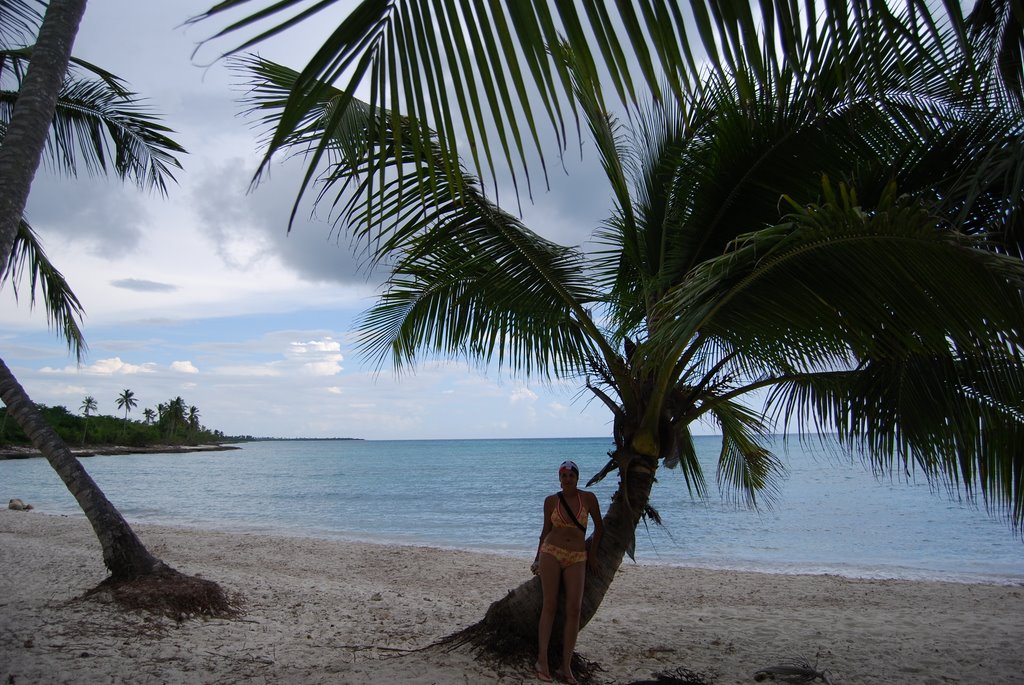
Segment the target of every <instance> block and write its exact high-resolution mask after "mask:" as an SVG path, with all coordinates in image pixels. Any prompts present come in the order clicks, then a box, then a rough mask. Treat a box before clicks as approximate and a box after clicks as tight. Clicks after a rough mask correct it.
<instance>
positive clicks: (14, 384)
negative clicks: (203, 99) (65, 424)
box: [0, 0, 228, 615]
mask: <svg viewBox="0 0 1024 685" xmlns="http://www.w3.org/2000/svg"><path fill="white" fill-rule="evenodd" d="M85 5H86V0H50V2H49V3H48V4H47V6H46V13H45V15H44V17H42V19H41V22H40V21H39V20H40V17H39V16H38V14H37V13H36V12H35V11H34V5H33V4H32V3H31V2H27V1H25V0H3V1H2V2H0V6H2V10H3V11H0V39H2V40H4V41H5V43H6V40H7V39H9V38H11V37H12V36H15V37H16V36H21V35H24V34H25V33H26V32H27V33H32V32H33V30H34V29H35V27H37V26H38V27H39V31H38V36H37V38H36V42H35V44H34V45H33V46H32V47H31V49H21V50H14V51H8V50H6V49H5V50H4V51H3V54H2V61H0V67H2V69H3V71H2V72H0V74H2V75H3V76H4V77H10V76H12V75H13V79H14V81H15V82H16V86H15V88H14V89H13V91H12V90H10V89H5V90H4V91H3V92H2V93H0V102H2V105H3V106H0V121H2V127H0V134H2V143H0V284H2V283H3V282H4V280H5V279H8V278H13V279H14V280H15V282H16V280H17V279H16V274H15V271H16V270H17V268H18V267H19V265H24V264H28V265H29V266H28V267H26V270H27V271H28V272H29V273H30V274H31V281H32V283H31V291H32V294H33V298H34V295H35V286H36V282H37V278H38V279H39V281H40V282H41V283H40V284H41V286H42V289H43V291H44V293H45V295H46V297H45V301H44V304H45V305H46V308H47V315H48V316H49V317H50V321H51V323H54V322H56V323H57V324H58V325H59V327H60V329H61V333H62V334H63V335H64V337H65V339H66V341H67V343H68V346H69V348H70V349H71V350H72V351H74V352H75V354H76V356H78V357H79V358H81V354H82V352H83V350H84V340H83V339H82V336H81V330H80V329H79V327H78V325H77V321H76V320H75V319H76V316H77V315H79V314H80V311H81V309H80V306H79V305H78V302H77V300H75V299H74V296H73V294H72V293H71V291H70V289H69V288H68V287H67V284H66V282H65V281H64V280H63V278H62V277H60V274H59V272H57V271H56V269H53V268H52V265H50V264H49V262H48V261H47V260H46V259H45V255H44V254H43V252H42V250H41V249H36V248H38V242H37V241H35V239H34V236H33V234H32V233H31V231H29V230H26V229H27V224H26V223H25V221H24V218H23V216H22V214H23V212H24V209H25V205H26V202H27V200H28V196H29V192H30V189H31V185H32V179H33V178H34V176H35V172H36V170H37V168H38V166H39V163H40V160H41V159H42V158H43V156H44V154H47V153H49V154H51V155H54V160H53V161H54V163H55V166H56V167H57V168H63V169H65V170H70V171H71V172H72V173H74V165H75V163H76V162H75V160H78V159H80V157H79V155H81V159H83V160H85V163H86V164H87V166H88V167H89V168H90V169H92V170H99V171H106V170H107V168H108V165H110V164H113V168H114V170H115V172H116V173H117V174H118V175H120V176H121V177H122V178H126V179H131V180H134V181H136V182H138V183H140V185H149V186H151V187H155V188H157V189H161V190H162V189H163V187H164V178H165V177H167V176H169V175H170V174H169V165H170V166H179V164H178V162H177V160H176V159H175V158H174V154H175V153H177V152H184V150H183V149H182V148H181V147H180V146H178V145H177V144H176V143H174V142H173V141H172V140H170V139H169V138H167V137H166V135H165V133H166V132H167V131H168V129H166V128H165V127H163V126H162V125H160V124H159V123H157V121H156V119H155V118H154V117H152V115H149V114H147V113H145V111H144V110H141V109H139V107H138V103H137V101H136V99H135V97H134V95H133V94H132V93H130V92H129V91H127V90H125V89H124V88H123V86H122V85H121V84H120V82H119V81H118V80H117V79H116V78H115V77H113V76H111V75H110V74H108V73H106V72H102V71H101V70H98V69H96V68H95V67H92V66H91V65H85V64H84V63H80V64H81V65H82V66H85V67H86V68H87V69H88V70H90V71H92V72H93V73H94V74H96V75H97V76H98V78H99V81H98V82H96V83H94V84H93V85H91V86H90V85H89V82H88V81H82V80H80V79H75V78H73V77H69V74H68V65H69V62H70V61H71V59H72V58H71V54H70V53H71V48H72V45H73V44H74V40H75V35H76V34H77V32H78V23H79V21H80V20H81V18H82V15H83V13H84V11H85ZM5 47H6V45H5ZM25 64H27V65H28V67H27V69H22V68H21V66H23V65H25ZM12 93H13V96H12ZM62 97H64V98H65V101H64V102H66V104H67V105H68V106H60V105H59V103H60V102H61V98H62ZM68 99H70V102H67V100H68ZM118 112H119V114H117V115H116V116H114V114H115V113H118ZM108 145H112V146H113V150H114V152H115V156H114V159H113V160H108V159H107V155H108V152H109V148H108ZM19 241H20V243H21V245H22V247H21V248H17V247H16V245H18V243H19ZM19 250H20V253H21V255H22V256H23V258H24V261H19V258H18V256H17V255H18V252H19ZM0 400H2V401H3V403H4V405H5V406H6V407H7V413H9V414H11V415H12V416H14V418H15V420H16V421H17V422H18V425H19V426H20V427H21V428H22V430H23V431H24V432H25V434H26V435H27V436H29V438H30V440H31V441H32V444H33V445H34V446H35V447H36V449H38V450H39V451H40V452H41V453H42V454H43V456H44V457H45V458H46V459H47V461H48V462H49V463H50V465H51V466H52V467H53V468H54V470H55V471H56V472H57V474H58V475H59V476H60V478H61V480H62V481H63V482H64V483H65V485H66V486H67V488H68V490H69V491H70V492H71V493H72V495H74V497H75V499H76V501H77V502H78V503H79V505H80V506H81V507H82V510H83V512H84V513H85V515H86V518H87V519H88V520H89V523H90V524H91V526H92V528H93V531H94V532H95V533H96V537H97V538H98V539H99V542H100V545H101V547H102V550H103V562H104V564H105V565H106V567H107V569H108V570H109V571H110V578H109V580H110V581H112V582H114V583H116V582H119V581H123V580H130V579H136V578H138V577H140V576H146V577H148V578H151V579H154V580H156V582H157V584H160V583H161V581H163V580H170V581H172V582H170V583H165V584H164V585H163V587H164V588H165V594H166V597H164V598H157V599H156V601H154V602H153V605H154V606H160V604H161V603H162V602H164V606H165V607H166V609H167V610H168V611H171V612H173V613H174V614H175V615H181V614H182V613H192V612H203V613H216V612H219V611H224V610H225V609H226V608H227V606H228V603H227V599H226V597H225V595H224V594H223V592H222V591H221V589H220V588H219V587H218V586H217V585H216V584H215V583H212V582H211V581H207V580H203V579H197V578H189V577H185V576H182V575H181V574H179V573H177V572H176V571H174V569H171V568H170V567H169V566H167V565H166V564H164V563H163V562H162V561H161V560H160V559H158V558H156V557H155V556H153V555H152V554H151V553H150V552H149V550H147V549H146V547H145V546H144V545H143V544H142V542H141V541H140V540H139V539H138V537H137V536H136V535H135V533H134V531H132V529H131V527H130V526H129V525H128V523H127V521H125V520H124V517H123V516H121V514H120V512H119V511H117V509H116V508H115V507H114V506H113V504H111V503H110V501H109V500H108V499H107V498H106V496H105V495H104V494H103V492H102V491H101V490H100V488H99V487H98V486H97V485H96V483H95V481H93V480H92V478H91V477H90V476H89V474H88V473H86V471H85V469H84V468H82V465H81V464H80V463H79V462H78V460H77V459H75V458H74V456H73V455H72V454H71V451H70V450H69V449H68V447H67V445H66V444H65V443H64V441H63V440H62V439H61V438H60V436H59V435H58V434H57V433H56V431H54V430H53V428H52V427H51V426H50V425H48V424H47V423H46V420H45V419H44V418H43V416H42V414H41V413H40V412H39V410H38V408H37V407H36V405H35V404H34V403H33V402H32V401H31V399H30V397H29V395H28V393H27V392H26V391H25V389H24V388H23V387H22V386H21V384H20V383H19V382H18V380H17V378H15V376H14V374H13V373H12V372H11V370H10V369H9V368H8V367H7V365H6V364H5V363H4V362H3V360H2V359H0ZM83 435H84V434H83Z"/></svg>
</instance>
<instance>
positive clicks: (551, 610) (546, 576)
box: [537, 554, 582, 673]
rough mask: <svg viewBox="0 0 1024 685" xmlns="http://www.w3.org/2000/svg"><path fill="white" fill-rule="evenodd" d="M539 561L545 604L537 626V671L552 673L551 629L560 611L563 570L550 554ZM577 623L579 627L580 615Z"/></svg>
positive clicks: (541, 556) (539, 573) (542, 555)
mask: <svg viewBox="0 0 1024 685" xmlns="http://www.w3.org/2000/svg"><path fill="white" fill-rule="evenodd" d="M538 561H539V563H540V568H539V569H538V570H537V575H539V576H540V585H541V588H542V590H543V595H544V604H543V606H542V607H541V610H540V624H539V625H538V626H537V670H538V671H540V672H541V673H550V668H549V667H548V644H549V643H550V642H551V629H552V627H553V626H554V624H555V612H556V611H557V610H558V585H559V582H560V581H561V578H562V569H561V567H560V566H559V564H558V560H557V559H555V558H554V557H553V556H551V555H550V554H541V555H540V558H539V560H538ZM580 566H582V564H580ZM576 623H577V627H578V626H579V614H577V619H576Z"/></svg>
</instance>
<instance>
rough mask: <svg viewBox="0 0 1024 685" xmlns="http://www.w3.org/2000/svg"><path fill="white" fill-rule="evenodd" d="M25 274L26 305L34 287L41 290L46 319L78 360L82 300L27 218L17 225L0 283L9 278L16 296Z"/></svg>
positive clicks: (83, 347)
mask: <svg viewBox="0 0 1024 685" xmlns="http://www.w3.org/2000/svg"><path fill="white" fill-rule="evenodd" d="M26 276H27V278H28V292H29V306H30V307H34V306H35V303H36V290H37V288H38V289H39V290H41V291H42V294H43V305H44V306H43V309H44V310H45V311H46V319H47V323H49V324H50V325H52V326H54V327H56V328H57V330H58V331H60V334H61V337H62V338H64V340H65V341H67V344H68V349H69V350H71V351H72V352H73V353H74V355H75V357H76V358H77V359H79V360H81V359H82V357H83V356H84V354H85V350H86V344H85V337H84V336H83V335H82V329H81V327H80V325H79V324H80V322H81V321H82V316H83V313H84V310H83V309H82V303H81V302H79V300H78V298H77V297H76V296H75V294H74V293H73V292H72V291H71V287H70V286H69V285H68V283H67V281H66V280H65V279H64V276H63V275H62V274H61V273H60V271H58V270H57V269H56V267H54V266H53V264H52V263H51V262H50V260H49V258H48V257H47V256H46V252H44V251H43V247H42V245H41V244H40V242H39V238H38V236H36V233H35V231H33V230H32V227H31V226H29V225H28V223H27V222H25V221H22V222H21V223H20V224H19V226H18V235H17V236H16V237H15V239H14V248H13V249H12V250H11V256H10V258H9V259H8V260H7V268H6V269H4V271H3V273H2V274H0V287H3V286H4V285H5V284H6V283H7V282H8V281H10V282H11V286H12V288H13V290H14V296H15V298H17V297H18V296H19V287H18V284H19V283H21V282H23V281H24V279H25V277H26Z"/></svg>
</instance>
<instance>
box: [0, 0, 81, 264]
mask: <svg viewBox="0 0 1024 685" xmlns="http://www.w3.org/2000/svg"><path fill="white" fill-rule="evenodd" d="M85 4H86V0H50V3H49V5H48V7H47V9H46V14H45V15H44V17H43V23H42V25H41V26H40V27H39V36H38V37H37V39H36V44H35V46H34V47H33V48H32V60H31V61H30V62H29V66H28V71H27V72H26V74H25V80H24V81H23V82H22V84H21V88H20V90H19V91H18V101H17V102H16V103H15V106H14V112H13V113H12V114H11V121H10V124H9V125H8V127H7V133H6V134H5V135H4V141H3V145H2V146H0V274H3V271H4V269H6V268H7V260H8V258H9V257H10V254H11V249H12V248H13V246H14V238H15V236H16V235H17V233H18V224H19V223H20V222H21V217H22V214H23V213H24V211H25V204H26V203H27V202H28V194H29V189H30V188H31V187H32V179H33V178H34V177H35V175H36V169H38V168H39V161H40V159H41V158H42V153H43V147H44V145H45V144H46V137H47V135H49V131H50V122H51V121H52V120H53V113H54V111H55V110H56V107H57V95H58V93H60V87H61V84H63V82H64V75H65V73H66V72H67V69H68V60H69V59H70V57H71V46H72V45H73V44H74V42H75V35H76V34H77V33H78V24H79V23H80V22H81V20H82V15H83V14H84V13H85Z"/></svg>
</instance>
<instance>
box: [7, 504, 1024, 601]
mask: <svg viewBox="0 0 1024 685" xmlns="http://www.w3.org/2000/svg"><path fill="white" fill-rule="evenodd" d="M22 500H23V501H24V502H25V503H26V504H32V505H33V507H32V511H33V513H35V514H37V515H40V516H49V517H60V518H77V519H82V520H86V519H85V514H84V513H83V512H82V511H81V509H80V508H79V507H78V506H77V505H75V506H74V507H73V508H72V509H71V510H51V509H47V508H40V507H38V506H35V504H34V502H32V501H30V500H24V499H23V498H22ZM0 505H2V502H0ZM127 518H128V523H129V525H131V526H132V528H133V529H134V528H138V527H156V528H167V529H171V530H176V531H179V532H183V533H184V532H186V531H187V532H191V533H195V534H198V535H203V534H206V533H209V534H224V535H240V536H257V537H266V538H282V539H288V540H308V541H313V542H316V541H320V542H323V543H325V544H340V545H349V544H352V545H379V546H383V547H399V548H401V547H411V548H426V549H433V550H437V551H439V552H456V553H466V554H484V555H493V556H497V557H502V558H506V559H512V560H516V559H518V560H522V559H529V558H532V555H533V553H534V551H535V550H534V548H526V547H523V548H512V547H507V548H492V547H485V546H470V545H455V544H449V543H445V542H439V541H436V540H419V539H413V538H410V539H391V538H385V539H377V540H371V539H370V538H369V537H368V536H366V535H360V534H357V533H345V532H339V531H331V530H323V529H312V530H311V529H306V528H298V527H280V526H273V525H267V524H265V523H264V524H262V525H261V524H255V523H241V522H239V521H213V520H204V521H199V520H193V521H187V522H186V521H175V520H172V519H166V518H165V519H161V518H153V517H149V518H147V519H146V520H140V519H137V518H131V517H127ZM625 566H631V567H648V568H668V569H683V570H693V571H707V572H712V573H715V572H723V573H753V574H762V575H768V576H786V577H802V576H807V577H834V578H839V579H843V580H851V581H879V582H888V581H893V582H922V583H931V582H935V583H949V584H954V585H992V586H1002V587H1011V588H1024V574H1022V573H1017V574H1012V575H1007V574H1000V573H996V572H986V573H978V572H967V571H948V570H934V569H928V568H921V567H914V566H893V565H888V566H885V567H884V568H867V567H859V566H851V565H849V564H835V565H832V566H827V565H822V564H820V563H814V564H808V565H801V564H792V565H788V566H785V567H781V566H773V565H771V564H769V563H767V562H762V563H761V564H758V563H757V562H754V561H750V562H744V563H733V564H728V563H724V564H715V563H707V562H703V563H702V562H700V561H697V560H694V559H690V560H685V559H684V560H680V559H662V558H647V557H645V558H641V559H639V560H638V561H636V562H633V561H631V560H629V559H628V558H627V559H624V560H623V567H625Z"/></svg>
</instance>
